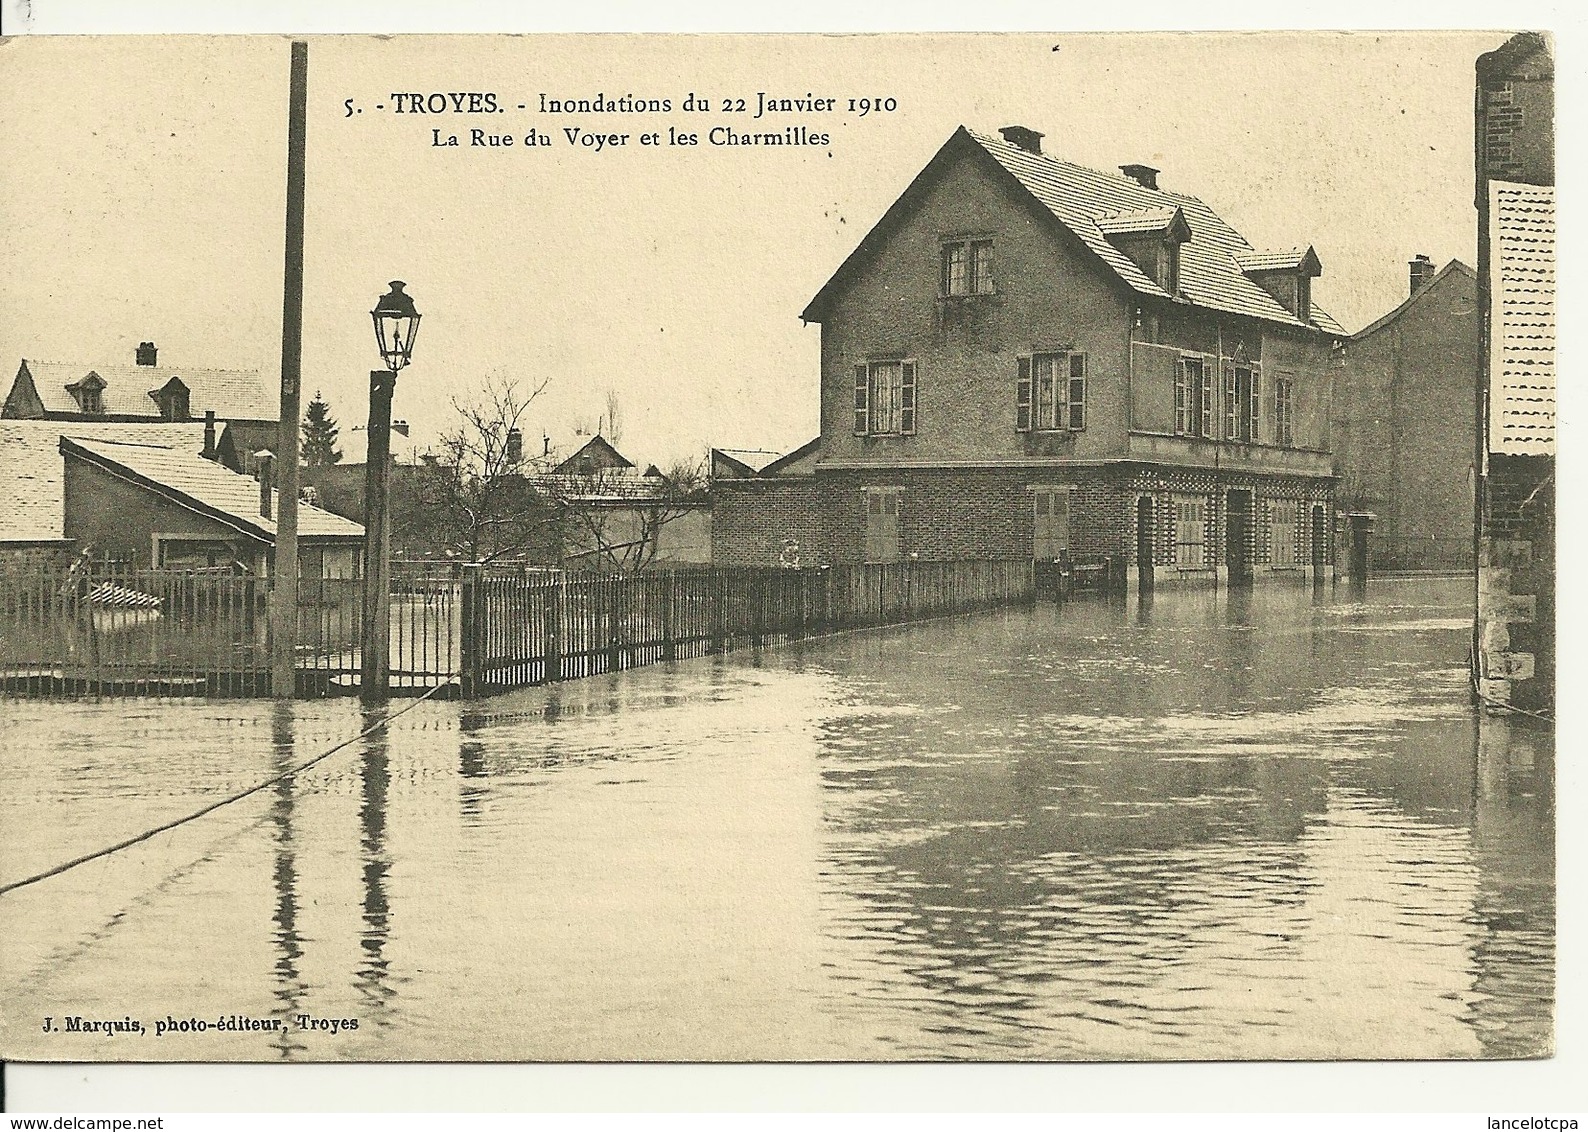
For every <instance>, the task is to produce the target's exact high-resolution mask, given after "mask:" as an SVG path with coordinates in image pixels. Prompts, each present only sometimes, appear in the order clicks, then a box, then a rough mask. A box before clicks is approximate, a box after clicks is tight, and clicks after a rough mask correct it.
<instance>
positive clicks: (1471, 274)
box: [1351, 259, 1478, 339]
mask: <svg viewBox="0 0 1588 1132" xmlns="http://www.w3.org/2000/svg"><path fill="white" fill-rule="evenodd" d="M1450 275H1465V276H1466V277H1467V278H1469V279H1476V278H1477V277H1478V273H1477V272H1476V271H1474V270H1472V268H1470V267H1468V266H1467V265H1466V264H1464V263H1462V262H1461V261H1460V260H1459V259H1453V260H1451V261H1450V262H1449V263H1447V264H1445V266H1444V267H1442V268H1440V269H1439V272H1438V273H1437V274H1436V275H1434V276H1433V278H1431V279H1429V280H1428V282H1426V283H1424V284H1423V285H1422V286H1421V287H1419V288H1417V290H1415V291H1413V292H1412V293H1411V294H1410V295H1408V296H1407V297H1406V298H1405V299H1403V300H1402V301H1401V304H1400V305H1399V306H1397V307H1396V308H1395V309H1394V310H1392V311H1390V312H1389V313H1388V314H1386V315H1383V316H1382V317H1380V318H1378V319H1376V320H1374V321H1373V322H1370V323H1368V324H1367V325H1366V326H1364V327H1363V328H1362V329H1361V330H1358V331H1357V332H1356V333H1355V334H1353V335H1351V337H1352V338H1353V339H1360V338H1366V337H1367V336H1368V335H1369V334H1372V333H1374V332H1375V331H1378V330H1382V329H1383V328H1384V327H1386V326H1388V325H1389V324H1390V323H1392V322H1394V321H1395V320H1396V319H1397V318H1399V317H1400V316H1401V315H1403V314H1405V313H1406V311H1408V310H1409V309H1411V307H1412V306H1413V305H1414V304H1415V303H1417V302H1418V301H1419V300H1420V299H1422V297H1423V296H1424V295H1426V294H1427V293H1428V289H1429V288H1430V287H1432V286H1433V285H1434V284H1435V283H1438V282H1440V281H1441V280H1443V279H1445V278H1446V277H1447V276H1450Z"/></svg>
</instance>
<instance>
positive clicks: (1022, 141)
mask: <svg viewBox="0 0 1588 1132" xmlns="http://www.w3.org/2000/svg"><path fill="white" fill-rule="evenodd" d="M998 132H999V133H1000V134H1002V135H1003V136H1004V141H1006V142H1008V143H1009V144H1010V145H1014V146H1019V147H1020V148H1021V149H1023V150H1025V151H1026V152H1027V153H1041V152H1042V135H1041V134H1039V133H1037V132H1036V131H1035V130H1033V129H1031V128H1030V127H1029V126H1005V127H1003V128H1002V129H1000V130H999V131H998Z"/></svg>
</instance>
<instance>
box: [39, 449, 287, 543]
mask: <svg viewBox="0 0 1588 1132" xmlns="http://www.w3.org/2000/svg"><path fill="white" fill-rule="evenodd" d="M64 483H65V511H64V522H63V528H64V531H65V534H66V537H67V538H70V539H75V540H76V541H77V543H78V545H79V547H82V546H87V545H90V544H92V545H93V546H94V547H95V549H96V554H97V555H106V554H108V555H109V556H110V557H112V558H115V559H119V560H121V561H125V562H130V563H132V564H134V565H137V566H152V565H155V563H154V562H153V560H152V551H153V536H154V535H156V534H161V535H176V536H179V537H181V538H193V539H213V540H217V541H226V542H231V543H232V544H233V545H235V546H236V548H237V552H238V557H239V559H240V560H241V561H243V562H245V563H247V564H248V565H249V566H250V567H251V568H254V569H258V568H260V567H261V566H262V559H263V558H264V546H263V544H261V543H260V542H259V541H258V540H256V539H252V538H249V537H248V536H246V535H244V534H242V533H241V532H239V531H237V530H235V529H233V528H231V527H228V526H226V525H225V524H223V523H219V522H216V521H215V520H214V519H210V518H207V517H206V516H203V515H199V514H196V513H194V512H192V511H189V510H188V509H187V508H185V507H180V506H178V505H177V504H175V503H172V502H170V501H169V500H165V499H162V498H160V497H159V496H158V495H155V494H154V493H153V492H151V491H146V490H144V489H143V488H141V487H137V486H135V485H133V484H130V483H128V482H127V481H126V480H123V479H120V478H118V477H116V476H113V475H111V474H110V473H108V472H106V471H104V470H103V469H101V468H96V467H94V466H92V465H90V464H85V463H83V462H82V461H81V460H75V459H72V458H70V457H68V458H67V459H66V461H65V481H64Z"/></svg>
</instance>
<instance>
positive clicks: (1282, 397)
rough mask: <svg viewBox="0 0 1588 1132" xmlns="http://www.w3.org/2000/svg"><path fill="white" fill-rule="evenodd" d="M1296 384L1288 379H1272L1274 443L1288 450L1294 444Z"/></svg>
mask: <svg viewBox="0 0 1588 1132" xmlns="http://www.w3.org/2000/svg"><path fill="white" fill-rule="evenodd" d="M1295 388H1296V383H1295V381H1294V379H1292V378H1289V377H1276V378H1274V443H1275V444H1279V445H1282V446H1283V447H1285V448H1289V447H1291V446H1292V445H1294V444H1295V442H1296V436H1295V403H1296V395H1295Z"/></svg>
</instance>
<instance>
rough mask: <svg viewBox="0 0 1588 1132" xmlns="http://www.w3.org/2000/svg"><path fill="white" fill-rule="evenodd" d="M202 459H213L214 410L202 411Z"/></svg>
mask: <svg viewBox="0 0 1588 1132" xmlns="http://www.w3.org/2000/svg"><path fill="white" fill-rule="evenodd" d="M204 458H205V459H206V460H213V459H215V410H214V409H205V410H204Z"/></svg>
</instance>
